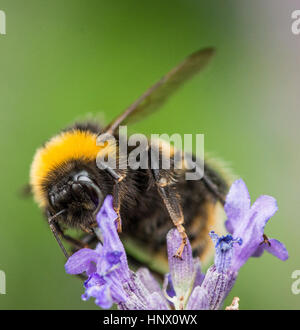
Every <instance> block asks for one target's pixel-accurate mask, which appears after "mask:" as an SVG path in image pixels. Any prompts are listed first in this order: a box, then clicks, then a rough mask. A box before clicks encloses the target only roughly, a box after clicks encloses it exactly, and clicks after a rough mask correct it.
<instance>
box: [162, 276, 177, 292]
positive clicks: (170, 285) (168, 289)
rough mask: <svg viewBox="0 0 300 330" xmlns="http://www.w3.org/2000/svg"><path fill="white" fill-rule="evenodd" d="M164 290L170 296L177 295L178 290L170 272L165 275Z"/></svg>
mask: <svg viewBox="0 0 300 330" xmlns="http://www.w3.org/2000/svg"><path fill="white" fill-rule="evenodd" d="M163 292H165V294H167V296H168V297H170V298H173V297H175V296H176V292H175V290H174V287H173V283H172V278H171V274H170V273H167V274H165V276H164V282H163Z"/></svg>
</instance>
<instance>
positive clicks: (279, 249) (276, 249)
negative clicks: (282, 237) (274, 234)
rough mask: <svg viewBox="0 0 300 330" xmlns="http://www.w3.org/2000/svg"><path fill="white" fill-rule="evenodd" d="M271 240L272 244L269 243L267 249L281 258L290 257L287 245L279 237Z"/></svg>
mask: <svg viewBox="0 0 300 330" xmlns="http://www.w3.org/2000/svg"><path fill="white" fill-rule="evenodd" d="M269 242H270V243H271V246H269V245H267V246H266V247H265V249H266V251H268V252H269V253H271V254H273V256H275V257H277V258H279V259H280V260H283V261H284V260H287V259H288V257H289V253H288V251H287V249H286V247H285V245H284V244H283V243H281V242H279V241H277V239H274V238H272V239H270V240H269Z"/></svg>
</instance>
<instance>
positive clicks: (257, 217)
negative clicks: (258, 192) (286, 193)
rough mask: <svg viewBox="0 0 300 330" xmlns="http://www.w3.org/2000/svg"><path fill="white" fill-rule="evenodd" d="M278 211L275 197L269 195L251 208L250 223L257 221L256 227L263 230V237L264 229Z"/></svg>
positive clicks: (258, 199)
mask: <svg viewBox="0 0 300 330" xmlns="http://www.w3.org/2000/svg"><path fill="white" fill-rule="evenodd" d="M277 210H278V206H277V202H276V199H275V198H274V197H272V196H267V195H263V196H260V197H258V198H257V200H256V201H255V202H254V204H253V205H252V206H251V209H250V213H249V221H255V226H256V227H257V228H258V229H260V230H261V235H263V233H264V232H263V229H264V227H265V225H266V223H267V222H268V220H269V219H270V218H271V217H272V216H273V215H274V214H275V213H276V212H277Z"/></svg>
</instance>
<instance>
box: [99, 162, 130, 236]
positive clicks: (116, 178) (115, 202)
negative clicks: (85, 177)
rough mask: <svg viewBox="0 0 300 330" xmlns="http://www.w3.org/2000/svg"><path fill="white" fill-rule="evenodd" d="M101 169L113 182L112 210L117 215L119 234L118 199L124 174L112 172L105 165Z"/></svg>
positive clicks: (118, 171)
mask: <svg viewBox="0 0 300 330" xmlns="http://www.w3.org/2000/svg"><path fill="white" fill-rule="evenodd" d="M101 168H102V169H103V170H105V171H106V172H107V173H108V174H109V175H110V176H111V178H112V179H113V180H114V181H115V184H114V187H113V197H114V199H113V208H114V210H115V212H116V213H117V215H118V217H117V230H118V232H119V233H121V232H122V222H121V216H120V207H121V199H120V193H119V192H120V186H121V185H122V181H123V179H125V177H126V174H125V172H124V171H121V170H114V169H112V168H110V167H109V166H107V165H103V164H102V165H101Z"/></svg>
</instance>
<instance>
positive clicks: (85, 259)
mask: <svg viewBox="0 0 300 330" xmlns="http://www.w3.org/2000/svg"><path fill="white" fill-rule="evenodd" d="M99 258H100V255H99V254H98V253H97V252H95V251H94V250H92V249H81V250H79V251H77V252H75V253H74V254H73V255H72V256H71V257H70V258H69V259H68V261H67V262H66V264H65V270H66V272H67V273H68V274H81V273H83V272H87V273H89V272H90V271H91V270H92V269H91V267H92V266H91V264H92V263H97V262H98V260H99Z"/></svg>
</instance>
